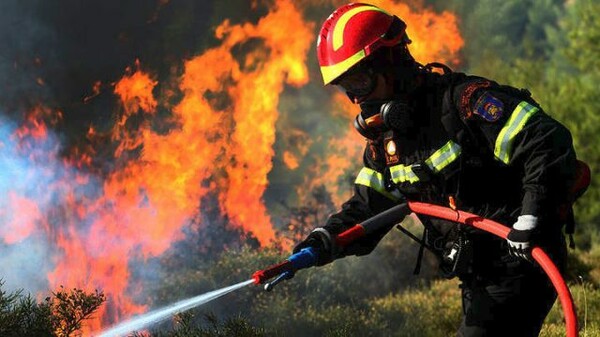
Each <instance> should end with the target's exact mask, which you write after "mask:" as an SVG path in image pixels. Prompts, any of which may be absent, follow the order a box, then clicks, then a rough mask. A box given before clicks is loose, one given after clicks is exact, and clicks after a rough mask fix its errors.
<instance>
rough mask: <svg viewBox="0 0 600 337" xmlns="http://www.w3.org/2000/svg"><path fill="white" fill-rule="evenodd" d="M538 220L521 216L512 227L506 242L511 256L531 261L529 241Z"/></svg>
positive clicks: (530, 216)
mask: <svg viewBox="0 0 600 337" xmlns="http://www.w3.org/2000/svg"><path fill="white" fill-rule="evenodd" d="M537 222H538V219H537V217H536V216H533V215H521V216H519V218H518V219H517V222H515V224H514V225H513V226H512V230H511V231H510V233H508V237H507V238H506V240H507V241H508V251H509V252H510V254H511V255H514V256H518V257H520V258H523V259H525V260H528V261H531V254H530V253H531V241H532V239H533V238H534V236H535V234H536V232H537V231H536V227H537Z"/></svg>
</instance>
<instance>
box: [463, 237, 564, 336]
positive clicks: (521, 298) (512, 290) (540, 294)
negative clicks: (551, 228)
mask: <svg viewBox="0 0 600 337" xmlns="http://www.w3.org/2000/svg"><path fill="white" fill-rule="evenodd" d="M554 248H556V247H554ZM551 258H552V259H553V261H554V262H555V263H556V264H557V266H558V267H559V269H561V270H563V271H564V270H565V262H566V248H565V247H564V246H563V247H559V249H558V250H556V249H555V251H554V254H551ZM504 268H505V269H504V272H502V273H500V274H499V275H495V276H493V277H489V276H486V275H484V276H481V275H477V274H475V275H470V276H468V277H465V278H461V280H462V284H461V289H462V300H463V318H462V322H461V325H460V328H459V330H458V334H457V336H458V337H496V336H498V337H500V336H502V337H505V336H511V337H537V336H538V335H539V333H540V330H541V328H542V324H543V323H544V319H545V318H546V316H547V315H548V312H550V309H552V305H553V304H554V302H555V300H556V297H557V294H556V291H555V290H554V287H553V286H552V283H551V282H550V280H549V278H548V276H547V275H546V274H545V273H544V271H543V270H542V269H541V268H540V267H538V266H536V265H534V264H533V263H530V262H527V261H522V260H517V261H512V262H510V263H507V264H506V265H505V266H504Z"/></svg>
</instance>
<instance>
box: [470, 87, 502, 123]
mask: <svg viewBox="0 0 600 337" xmlns="http://www.w3.org/2000/svg"><path fill="white" fill-rule="evenodd" d="M503 113H504V104H503V103H502V101H500V100H499V99H497V98H496V97H494V96H492V94H490V93H489V92H485V93H483V95H481V96H480V97H479V99H478V100H477V102H476V103H475V106H474V109H473V114H475V115H478V116H480V117H481V118H483V119H485V120H486V121H488V122H495V121H497V120H498V119H499V118H500V117H502V114H503Z"/></svg>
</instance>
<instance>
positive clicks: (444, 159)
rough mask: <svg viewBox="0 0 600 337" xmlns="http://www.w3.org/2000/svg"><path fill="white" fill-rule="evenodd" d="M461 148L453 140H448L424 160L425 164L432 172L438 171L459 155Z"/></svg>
mask: <svg viewBox="0 0 600 337" xmlns="http://www.w3.org/2000/svg"><path fill="white" fill-rule="evenodd" d="M460 153H461V148H460V145H458V144H456V143H455V142H453V141H449V142H448V143H446V145H444V146H442V147H441V148H440V149H439V150H437V151H435V152H434V153H433V154H432V155H431V156H430V157H429V158H427V159H426V160H425V164H427V166H429V168H430V169H431V170H432V171H433V172H436V173H437V172H440V171H441V170H443V169H444V168H445V167H446V166H448V165H450V164H451V163H452V162H453V161H455V160H456V158H458V156H460Z"/></svg>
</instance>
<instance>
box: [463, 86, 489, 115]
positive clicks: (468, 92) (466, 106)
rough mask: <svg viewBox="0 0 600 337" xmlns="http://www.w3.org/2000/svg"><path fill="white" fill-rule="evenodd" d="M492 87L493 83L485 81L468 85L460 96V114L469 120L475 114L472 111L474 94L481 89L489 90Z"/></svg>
mask: <svg viewBox="0 0 600 337" xmlns="http://www.w3.org/2000/svg"><path fill="white" fill-rule="evenodd" d="M491 86H492V82H490V81H488V80H485V79H481V80H476V81H472V82H470V83H467V85H466V86H465V87H464V88H463V89H462V92H461V94H460V113H461V117H462V118H465V119H466V118H469V117H471V115H472V114H473V111H472V110H471V99H472V98H473V94H474V93H475V92H476V91H477V90H479V89H482V88H489V87H491Z"/></svg>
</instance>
